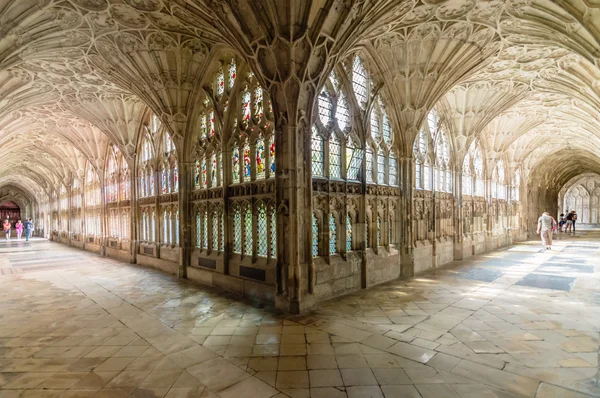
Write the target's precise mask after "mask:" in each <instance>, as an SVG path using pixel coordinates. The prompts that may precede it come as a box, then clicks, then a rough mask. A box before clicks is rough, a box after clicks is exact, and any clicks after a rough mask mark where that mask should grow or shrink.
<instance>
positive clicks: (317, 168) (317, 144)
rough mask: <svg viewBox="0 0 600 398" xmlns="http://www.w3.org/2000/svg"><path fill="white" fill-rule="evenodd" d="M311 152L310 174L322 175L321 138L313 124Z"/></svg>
mask: <svg viewBox="0 0 600 398" xmlns="http://www.w3.org/2000/svg"><path fill="white" fill-rule="evenodd" d="M311 153H312V174H313V175H314V176H318V177H323V169H324V167H325V165H324V162H323V139H322V138H321V136H320V135H319V133H318V132H317V128H316V127H314V126H313V129H312V136H311Z"/></svg>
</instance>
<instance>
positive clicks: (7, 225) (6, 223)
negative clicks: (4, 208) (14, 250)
mask: <svg viewBox="0 0 600 398" xmlns="http://www.w3.org/2000/svg"><path fill="white" fill-rule="evenodd" d="M2 229H4V234H5V235H6V240H10V221H8V218H7V219H6V220H4V222H3V223H2Z"/></svg>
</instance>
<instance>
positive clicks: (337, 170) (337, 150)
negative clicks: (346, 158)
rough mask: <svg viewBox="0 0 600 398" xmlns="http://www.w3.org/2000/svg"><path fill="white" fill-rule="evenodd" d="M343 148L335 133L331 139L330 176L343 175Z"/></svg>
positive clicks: (338, 176) (337, 176)
mask: <svg viewBox="0 0 600 398" xmlns="http://www.w3.org/2000/svg"><path fill="white" fill-rule="evenodd" d="M341 163H342V148H341V146H340V143H339V141H338V140H337V139H336V137H335V134H334V135H332V136H331V141H329V178H340V177H341Z"/></svg>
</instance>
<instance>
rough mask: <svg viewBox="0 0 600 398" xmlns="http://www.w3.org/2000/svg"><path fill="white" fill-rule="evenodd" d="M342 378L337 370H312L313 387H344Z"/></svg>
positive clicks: (311, 381) (311, 384)
mask: <svg viewBox="0 0 600 398" xmlns="http://www.w3.org/2000/svg"><path fill="white" fill-rule="evenodd" d="M343 385H344V383H343V381H342V376H341V374H340V371H339V370H337V369H324V370H311V371H310V386H311V387H339V386H343Z"/></svg>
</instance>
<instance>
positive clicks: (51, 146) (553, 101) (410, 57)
mask: <svg viewBox="0 0 600 398" xmlns="http://www.w3.org/2000/svg"><path fill="white" fill-rule="evenodd" d="M223 49H228V50H229V51H235V52H237V53H238V54H239V55H240V57H243V58H244V59H245V60H246V61H247V62H248V64H249V65H250V67H251V68H252V70H253V71H255V73H256V74H257V76H258V77H259V79H261V80H262V82H263V84H264V85H265V87H266V88H268V89H269V90H270V93H271V94H272V95H273V97H274V100H275V101H274V102H275V106H276V110H277V108H281V107H280V106H279V105H278V99H277V95H278V94H279V95H282V93H287V94H289V93H295V92H300V91H302V90H306V91H307V92H309V93H310V92H312V93H314V92H317V90H318V86H319V85H320V84H322V83H323V81H324V79H325V77H326V76H327V75H328V72H329V70H331V68H332V67H333V66H334V65H335V63H336V62H338V61H340V60H341V59H343V58H344V57H345V56H347V55H349V54H351V53H352V52H355V51H358V50H360V51H361V53H362V54H363V56H364V57H366V58H367V59H368V64H369V66H370V68H371V72H372V74H373V75H374V76H375V78H376V79H378V80H380V81H381V83H382V84H383V86H384V87H385V88H384V90H385V97H386V98H387V100H388V101H389V103H390V104H392V103H393V104H395V106H394V109H393V110H392V111H391V112H390V113H391V115H392V117H393V119H394V120H393V122H394V124H395V126H396V129H395V131H396V132H397V134H398V139H397V141H396V142H397V143H398V146H399V147H400V148H399V150H400V151H403V152H404V153H405V154H407V155H408V154H410V148H412V142H413V140H414V137H415V136H416V134H417V131H418V128H419V125H420V123H421V122H422V121H423V118H424V117H425V115H426V114H427V112H428V111H429V109H431V108H432V107H434V106H436V107H437V108H438V109H439V111H440V114H441V115H442V116H443V117H444V118H445V120H447V122H448V124H449V130H450V135H451V137H452V143H453V145H452V146H453V149H454V151H455V152H456V154H457V156H456V160H455V161H456V162H460V159H462V158H461V156H462V155H463V154H464V152H465V151H466V149H467V148H468V147H469V145H470V143H471V142H472V141H473V140H474V139H476V138H479V139H481V142H482V146H483V147H484V149H485V152H486V156H487V158H488V161H494V160H495V159H496V158H498V157H499V156H501V155H505V156H507V157H508V160H509V161H510V162H511V163H513V164H514V165H516V164H522V165H523V166H524V168H525V171H526V174H529V175H530V177H533V178H539V179H540V181H542V180H544V179H545V180H546V181H548V182H549V183H551V184H555V185H556V186H562V185H563V184H565V183H566V182H567V181H569V180H571V179H572V178H573V177H575V176H576V175H579V174H581V173H584V172H599V173H600V158H599V156H600V124H599V122H600V120H599V117H598V115H599V111H600V69H599V68H600V1H597V0H564V1H560V0H558V1H550V0H510V1H497V0H489V1H488V0H427V1H425V0H420V1H417V0H337V1H333V0H313V1H311V0H260V1H257V0H0V156H1V157H2V162H0V183H1V184H3V185H7V184H12V185H17V186H20V187H24V189H26V190H27V192H31V193H32V194H33V195H42V194H47V193H49V192H50V191H52V190H54V189H56V188H57V187H58V186H59V185H60V184H62V183H65V184H68V183H69V182H70V181H71V179H72V178H73V176H75V175H79V176H82V173H83V170H84V165H85V164H86V162H87V161H89V162H90V164H91V165H93V167H95V168H97V169H101V168H102V167H103V164H104V157H105V154H106V149H107V146H108V145H109V144H110V143H113V144H115V145H117V146H118V147H119V148H120V149H121V150H122V151H123V153H124V154H125V156H126V157H127V158H129V159H130V158H131V157H132V156H133V154H134V153H135V148H136V145H137V136H138V130H139V125H140V122H141V120H142V118H143V115H144V114H146V113H147V112H149V111H152V112H154V113H155V114H157V115H158V116H159V117H160V118H161V120H162V121H163V122H164V123H165V124H166V125H167V126H168V128H169V129H170V130H171V132H172V133H173V134H174V136H176V137H181V136H184V135H185V134H187V131H188V126H187V124H186V122H187V120H188V118H189V116H190V115H191V114H192V113H193V112H194V104H195V103H196V101H195V94H196V93H197V92H198V91H199V87H200V86H201V85H202V82H203V80H204V79H206V74H207V73H208V69H209V68H208V66H209V65H210V63H211V61H212V60H213V59H214V58H215V57H216V56H217V55H218V53H219V51H222V50H223ZM292 59H293V60H294V62H290V60H292ZM301 97H302V95H301ZM308 97H309V100H308V101H309V102H307V104H310V96H308ZM279 102H281V101H279ZM298 107H299V108H300V109H302V101H299V105H298ZM289 109H293V107H290V108H288V109H287V112H289V111H290V110H289ZM304 109H310V106H305V107H304ZM295 117H296V118H298V117H299V116H297V115H296V116H295Z"/></svg>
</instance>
